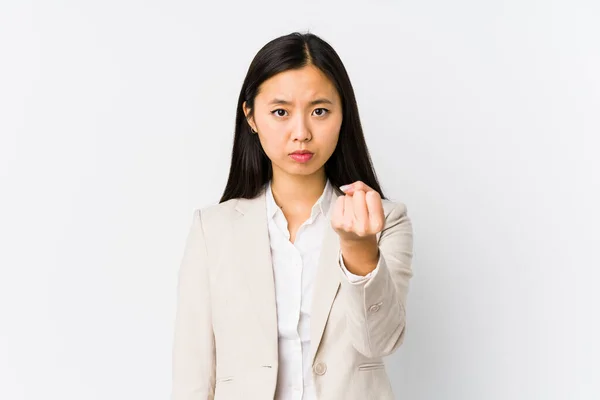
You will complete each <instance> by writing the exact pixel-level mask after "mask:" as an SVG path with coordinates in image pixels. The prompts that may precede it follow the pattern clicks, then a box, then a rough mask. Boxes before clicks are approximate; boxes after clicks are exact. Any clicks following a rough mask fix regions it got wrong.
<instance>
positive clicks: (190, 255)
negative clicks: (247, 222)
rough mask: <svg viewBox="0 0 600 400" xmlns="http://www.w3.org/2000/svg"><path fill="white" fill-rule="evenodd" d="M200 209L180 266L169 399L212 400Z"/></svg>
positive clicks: (212, 352) (209, 321)
mask: <svg viewBox="0 0 600 400" xmlns="http://www.w3.org/2000/svg"><path fill="white" fill-rule="evenodd" d="M209 287H210V286H209V280H208V265H207V250H206V244H205V239H204V231H203V227H202V215H201V210H199V209H196V210H194V213H193V218H192V224H191V228H190V230H189V233H188V236H187V239H186V244H185V250H184V254H183V259H182V261H181V264H180V267H179V274H178V286H177V311H176V317H175V332H174V340H173V354H172V390H171V400H212V399H213V398H214V387H215V339H214V333H213V329H212V316H211V306H210V292H209Z"/></svg>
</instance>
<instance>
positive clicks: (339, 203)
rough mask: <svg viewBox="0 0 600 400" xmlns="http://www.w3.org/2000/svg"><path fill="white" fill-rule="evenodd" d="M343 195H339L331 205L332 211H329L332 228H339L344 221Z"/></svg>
mask: <svg viewBox="0 0 600 400" xmlns="http://www.w3.org/2000/svg"><path fill="white" fill-rule="evenodd" d="M344 197H345V196H339V197H338V198H337V200H336V201H335V205H334V206H333V212H332V213H331V223H332V225H333V227H334V228H336V229H341V228H342V226H343V223H344Z"/></svg>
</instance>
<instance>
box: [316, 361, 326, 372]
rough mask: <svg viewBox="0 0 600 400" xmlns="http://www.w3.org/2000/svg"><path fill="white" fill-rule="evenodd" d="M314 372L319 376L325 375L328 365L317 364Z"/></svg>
mask: <svg viewBox="0 0 600 400" xmlns="http://www.w3.org/2000/svg"><path fill="white" fill-rule="evenodd" d="M313 370H314V371H315V374H317V375H325V371H327V365H326V364H325V363H322V362H320V363H317V364H315V366H314V368H313Z"/></svg>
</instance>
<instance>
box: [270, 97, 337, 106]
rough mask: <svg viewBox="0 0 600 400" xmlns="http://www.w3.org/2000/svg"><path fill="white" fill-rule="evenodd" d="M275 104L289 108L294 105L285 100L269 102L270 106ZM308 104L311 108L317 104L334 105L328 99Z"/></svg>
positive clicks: (316, 100) (320, 99)
mask: <svg viewBox="0 0 600 400" xmlns="http://www.w3.org/2000/svg"><path fill="white" fill-rule="evenodd" d="M273 104H282V105H284V106H289V105H291V104H292V103H291V102H289V101H287V100H283V99H273V100H271V101H270V102H269V105H273ZM308 104H309V105H311V106H314V105H316V104H332V105H333V102H332V101H331V100H329V99H326V98H319V99H315V100H313V101H311V102H310V103H308Z"/></svg>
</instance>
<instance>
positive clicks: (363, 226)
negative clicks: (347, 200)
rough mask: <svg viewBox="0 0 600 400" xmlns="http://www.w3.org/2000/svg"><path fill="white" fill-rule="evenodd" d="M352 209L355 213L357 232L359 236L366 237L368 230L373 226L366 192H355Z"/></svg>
mask: <svg viewBox="0 0 600 400" xmlns="http://www.w3.org/2000/svg"><path fill="white" fill-rule="evenodd" d="M352 208H353V211H354V220H355V224H354V228H355V231H356V233H357V234H359V235H364V234H365V233H366V230H367V229H368V228H369V227H370V226H371V224H370V221H369V211H368V209H367V203H366V198H365V192H363V191H362V190H357V191H356V192H354V194H353V195H352Z"/></svg>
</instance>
